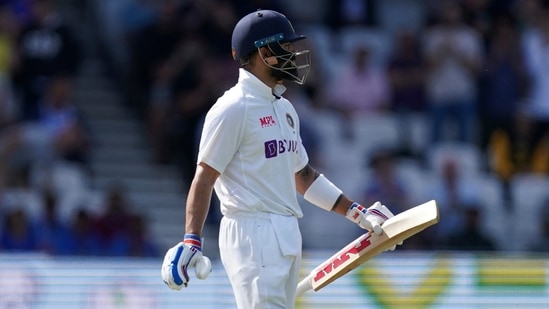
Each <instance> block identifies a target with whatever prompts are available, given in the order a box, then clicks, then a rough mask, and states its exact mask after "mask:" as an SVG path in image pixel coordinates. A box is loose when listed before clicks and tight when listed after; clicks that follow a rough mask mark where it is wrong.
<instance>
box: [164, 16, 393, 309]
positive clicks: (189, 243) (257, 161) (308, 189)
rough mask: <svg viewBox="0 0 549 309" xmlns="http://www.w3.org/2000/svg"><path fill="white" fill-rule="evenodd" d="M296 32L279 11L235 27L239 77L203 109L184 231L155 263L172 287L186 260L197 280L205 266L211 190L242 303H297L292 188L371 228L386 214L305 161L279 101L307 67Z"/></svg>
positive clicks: (297, 238) (182, 281) (184, 276)
mask: <svg viewBox="0 0 549 309" xmlns="http://www.w3.org/2000/svg"><path fill="white" fill-rule="evenodd" d="M303 39H305V36H304V35H298V34H296V33H295V31H294V28H293V27H292V24H291V23H290V21H289V20H288V19H287V18H286V17H285V16H284V15H283V14H281V13H279V12H275V11H271V10H258V11H256V12H253V13H250V14H248V15H246V16H244V17H243V18H242V19H241V20H240V21H239V22H238V23H237V24H236V26H235V27H234V30H233V34H232V56H233V58H234V59H235V60H236V61H238V62H239V63H240V65H241V68H240V69H239V78H238V82H237V83H236V85H234V86H233V87H232V88H230V89H229V90H227V91H226V92H225V93H224V94H223V95H222V96H221V97H220V98H219V99H218V100H217V102H216V103H215V104H214V105H213V106H212V107H211V109H210V110H209V112H208V114H207V116H206V120H205V123H204V127H203V131H202V136H201V140H200V147H199V151H198V160H197V166H196V172H195V174H194V178H193V181H192V183H191V185H190V189H189V192H188V196H187V201H186V222H185V235H184V237H183V241H181V242H179V243H177V244H176V245H175V246H174V247H172V248H171V249H169V250H168V252H167V253H166V255H165V258H164V261H163V265H162V270H161V273H162V279H163V280H164V282H165V283H166V284H167V285H168V287H170V288H171V289H174V290H180V289H181V288H183V287H186V286H187V284H188V283H189V274H188V273H189V268H191V267H194V268H195V273H196V275H197V277H198V278H200V279H205V278H206V277H207V276H208V274H209V273H210V271H211V263H210V262H209V259H207V258H206V257H204V256H203V255H202V241H201V239H202V230H203V227H204V222H205V219H206V216H207V214H208V211H209V207H210V199H211V196H212V193H213V191H214V190H215V193H216V194H217V196H218V198H219V200H220V207H221V213H222V214H223V217H222V219H221V223H220V230H219V250H220V257H221V261H222V263H223V266H224V268H225V270H226V273H227V275H228V277H229V281H230V283H231V285H232V288H233V292H234V296H235V299H236V304H237V306H238V308H240V309H252V308H286V309H291V308H294V306H295V298H296V287H297V283H298V275H299V269H300V263H301V249H302V240H301V232H300V230H299V226H298V218H301V217H302V216H303V212H302V210H301V208H300V205H299V204H298V200H297V197H296V191H297V192H299V193H300V194H302V195H303V197H304V198H305V200H307V201H309V202H311V203H312V204H314V205H316V206H318V207H320V208H322V209H324V210H326V211H333V212H335V213H338V214H341V215H343V216H346V217H347V218H348V219H349V220H351V221H352V222H354V223H356V224H358V225H359V226H360V227H362V228H364V229H368V230H372V231H374V232H375V233H377V234H380V233H382V229H381V225H382V224H383V222H385V220H387V219H388V218H389V217H392V216H393V214H392V213H391V211H389V209H387V207H385V206H383V205H382V204H381V203H380V202H376V203H375V204H373V205H372V206H370V207H364V206H362V205H360V204H359V203H357V202H354V201H352V200H351V199H349V198H348V197H346V196H345V195H344V194H343V193H342V191H341V190H340V189H339V188H338V187H337V186H335V185H334V184H333V183H332V182H331V181H330V180H328V178H326V177H325V176H324V175H323V174H320V173H319V172H317V171H316V170H315V169H314V168H313V167H311V166H310V165H309V164H308V156H307V151H306V150H305V148H304V147H303V144H302V142H301V137H300V127H299V117H298V115H297V113H296V111H295V109H294V107H293V106H292V104H291V103H290V102H289V101H288V100H287V99H285V98H284V91H285V90H286V88H285V87H284V83H285V82H287V81H291V82H296V83H298V84H303V83H305V80H306V78H307V74H308V72H309V69H310V52H309V51H308V50H296V46H295V44H296V42H297V41H299V40H303ZM318 224H326V222H319V223H318Z"/></svg>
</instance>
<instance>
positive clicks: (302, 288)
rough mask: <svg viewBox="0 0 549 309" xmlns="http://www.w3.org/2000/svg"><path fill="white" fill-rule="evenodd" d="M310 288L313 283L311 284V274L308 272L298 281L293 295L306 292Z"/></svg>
mask: <svg viewBox="0 0 549 309" xmlns="http://www.w3.org/2000/svg"><path fill="white" fill-rule="evenodd" d="M312 288H313V285H312V280H311V275H310V274H309V275H308V276H307V277H305V278H303V279H302V280H301V281H299V284H298V285H297V290H296V292H295V295H296V297H298V296H301V295H302V294H303V293H305V292H307V291H308V290H310V289H312Z"/></svg>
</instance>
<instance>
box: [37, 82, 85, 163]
mask: <svg viewBox="0 0 549 309" xmlns="http://www.w3.org/2000/svg"><path fill="white" fill-rule="evenodd" d="M72 82H73V81H72V78H71V77H69V76H52V77H51V78H50V80H49V82H48V85H47V86H46V89H45V93H44V96H43V99H42V100H41V105H40V112H39V116H38V124H39V129H40V130H41V131H42V132H43V133H44V135H45V136H44V137H45V138H46V140H48V141H49V144H50V147H51V149H52V151H53V155H54V158H58V159H61V160H64V161H67V162H72V163H76V164H79V165H81V166H84V167H85V166H87V164H88V163H89V154H90V136H89V134H88V132H87V130H86V128H85V123H84V120H83V117H82V114H81V113H80V111H79V110H78V109H77V108H76V106H75V105H74V102H73V99H72V89H73V83H72Z"/></svg>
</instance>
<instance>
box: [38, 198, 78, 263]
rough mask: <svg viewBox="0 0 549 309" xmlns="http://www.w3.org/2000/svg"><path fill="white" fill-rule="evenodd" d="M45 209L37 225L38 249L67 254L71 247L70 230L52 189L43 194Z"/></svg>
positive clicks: (49, 252)
mask: <svg viewBox="0 0 549 309" xmlns="http://www.w3.org/2000/svg"><path fill="white" fill-rule="evenodd" d="M42 195H43V199H44V202H43V205H44V211H43V213H42V217H41V218H40V219H39V220H38V222H37V224H36V226H35V234H36V238H37V246H38V249H39V250H40V251H42V252H45V253H48V254H52V255H67V254H70V253H72V250H71V248H70V230H69V227H68V226H66V225H65V223H63V222H62V221H61V220H59V215H58V213H57V207H58V203H59V201H58V199H57V197H56V196H55V194H54V193H53V192H51V191H46V192H44V193H43V194H42Z"/></svg>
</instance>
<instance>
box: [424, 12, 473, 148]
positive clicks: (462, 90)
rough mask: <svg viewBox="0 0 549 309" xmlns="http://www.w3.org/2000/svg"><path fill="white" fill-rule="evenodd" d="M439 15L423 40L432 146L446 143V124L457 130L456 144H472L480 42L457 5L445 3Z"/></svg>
mask: <svg viewBox="0 0 549 309" xmlns="http://www.w3.org/2000/svg"><path fill="white" fill-rule="evenodd" d="M438 13H439V14H440V15H439V18H440V22H439V23H437V24H435V25H433V26H431V27H430V28H429V29H427V31H426V33H425V36H424V38H423V39H424V40H423V42H424V45H423V50H424V56H425V58H426V61H427V65H428V73H427V79H426V94H427V99H428V104H429V110H430V116H431V121H432V126H431V133H432V142H433V143H437V142H442V141H445V140H448V138H449V137H448V136H447V135H446V132H447V131H446V130H447V129H448V126H447V124H452V123H453V124H455V125H456V126H457V133H458V134H457V135H458V136H457V138H458V140H459V141H462V142H469V143H471V142H473V141H474V140H473V139H474V127H475V125H476V120H477V114H476V102H477V95H478V92H477V83H478V77H479V72H480V68H481V65H482V61H483V57H482V42H481V38H480V35H479V33H478V32H476V31H475V29H473V28H471V27H470V26H468V25H466V24H465V23H464V21H463V15H462V9H461V7H460V5H459V3H458V2H457V1H447V2H444V4H443V5H442V7H441V10H440V12H438Z"/></svg>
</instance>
